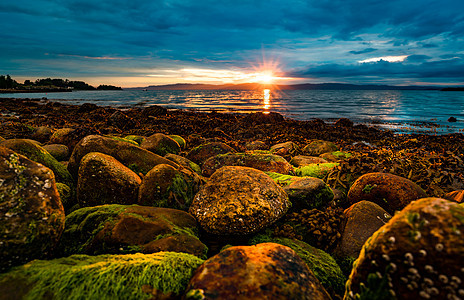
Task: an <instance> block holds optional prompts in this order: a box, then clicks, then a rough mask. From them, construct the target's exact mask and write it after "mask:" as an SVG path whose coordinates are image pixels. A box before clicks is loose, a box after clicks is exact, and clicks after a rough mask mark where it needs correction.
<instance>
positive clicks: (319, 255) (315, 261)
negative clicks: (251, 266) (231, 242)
mask: <svg viewBox="0 0 464 300" xmlns="http://www.w3.org/2000/svg"><path fill="white" fill-rule="evenodd" d="M269 233H270V232H269V231H268V232H264V234H260V235H257V236H255V237H254V238H253V239H251V240H250V241H249V244H250V245H255V244H258V243H265V242H272V243H277V244H281V245H284V246H287V247H289V248H291V249H292V250H293V251H295V252H296V253H297V254H298V255H299V256H300V257H301V259H303V261H304V262H305V263H306V264H307V265H308V267H309V269H310V270H311V271H312V272H313V273H314V276H316V278H317V279H319V281H321V283H322V285H323V286H324V287H325V288H326V289H328V290H333V291H334V292H335V293H336V294H339V295H343V292H344V290H345V282H346V277H345V276H344V275H343V272H342V271H341V269H340V267H339V266H338V264H337V263H336V261H335V260H334V259H333V258H332V256H330V255H329V254H327V253H326V252H324V251H322V250H320V249H317V248H314V247H313V246H311V245H308V244H306V243H304V242H302V241H297V240H292V239H288V238H271V237H270V234H269Z"/></svg>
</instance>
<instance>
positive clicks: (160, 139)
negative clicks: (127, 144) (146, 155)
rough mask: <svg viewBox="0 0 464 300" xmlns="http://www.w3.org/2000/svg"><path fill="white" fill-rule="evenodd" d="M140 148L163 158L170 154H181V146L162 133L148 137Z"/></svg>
mask: <svg viewBox="0 0 464 300" xmlns="http://www.w3.org/2000/svg"><path fill="white" fill-rule="evenodd" d="M140 147H142V148H143V149H146V150H148V151H151V152H153V153H156V154H158V155H161V156H164V155H166V154H168V153H173V154H177V153H179V152H180V146H179V144H178V143H177V142H176V141H175V140H173V139H172V138H170V137H169V136H167V135H165V134H162V133H155V134H153V135H151V136H149V137H147V138H146V139H144V140H143V141H142V143H141V144H140Z"/></svg>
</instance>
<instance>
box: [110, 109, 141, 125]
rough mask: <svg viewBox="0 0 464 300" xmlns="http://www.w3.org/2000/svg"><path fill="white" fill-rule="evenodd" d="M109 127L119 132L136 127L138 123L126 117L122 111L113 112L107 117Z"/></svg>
mask: <svg viewBox="0 0 464 300" xmlns="http://www.w3.org/2000/svg"><path fill="white" fill-rule="evenodd" d="M109 125H112V126H115V127H117V128H119V129H121V130H128V129H131V128H134V127H136V126H137V125H138V122H137V121H136V120H134V119H132V118H131V117H128V116H127V115H126V114H124V113H123V112H122V111H119V110H117V111H115V112H114V113H113V114H111V116H110V117H109Z"/></svg>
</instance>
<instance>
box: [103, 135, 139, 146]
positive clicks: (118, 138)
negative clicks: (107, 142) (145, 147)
mask: <svg viewBox="0 0 464 300" xmlns="http://www.w3.org/2000/svg"><path fill="white" fill-rule="evenodd" d="M105 136H106V137H109V138H110V139H113V140H115V141H120V142H126V143H130V144H132V145H135V146H139V143H137V142H136V141H134V140H131V139H127V138H122V137H119V136H110V135H105Z"/></svg>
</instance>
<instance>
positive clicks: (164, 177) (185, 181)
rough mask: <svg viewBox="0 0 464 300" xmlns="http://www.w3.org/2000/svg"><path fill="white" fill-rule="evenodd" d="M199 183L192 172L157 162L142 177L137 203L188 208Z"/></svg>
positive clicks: (196, 176)
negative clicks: (157, 163)
mask: <svg viewBox="0 0 464 300" xmlns="http://www.w3.org/2000/svg"><path fill="white" fill-rule="evenodd" d="M200 184H201V180H200V177H199V176H198V175H197V174H196V173H194V172H191V171H188V170H187V169H179V170H178V169H176V168H174V167H172V166H170V165H165V164H159V165H157V166H155V167H154V168H153V169H151V170H150V172H148V173H147V175H145V177H144V178H143V181H142V184H141V186H140V189H139V195H138V204H140V205H147V206H157V207H169V208H176V209H181V210H188V208H189V207H190V203H192V200H193V197H194V196H195V194H196V193H197V192H198V190H199V189H200Z"/></svg>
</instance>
